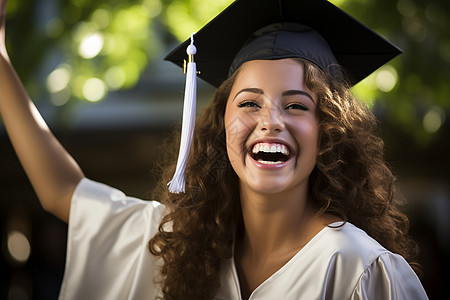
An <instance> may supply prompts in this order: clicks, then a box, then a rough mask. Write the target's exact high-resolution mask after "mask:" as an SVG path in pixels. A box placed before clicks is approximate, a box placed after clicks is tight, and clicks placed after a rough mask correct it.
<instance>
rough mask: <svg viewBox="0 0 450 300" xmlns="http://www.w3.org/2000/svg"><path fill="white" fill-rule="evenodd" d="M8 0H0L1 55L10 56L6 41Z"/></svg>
mask: <svg viewBox="0 0 450 300" xmlns="http://www.w3.org/2000/svg"><path fill="white" fill-rule="evenodd" d="M6 2H7V0H0V55H1V56H3V57H5V58H8V52H7V51H6V42H5V20H6Z"/></svg>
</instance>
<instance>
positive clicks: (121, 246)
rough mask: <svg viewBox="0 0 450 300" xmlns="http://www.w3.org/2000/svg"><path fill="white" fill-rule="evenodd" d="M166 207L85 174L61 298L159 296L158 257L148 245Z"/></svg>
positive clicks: (73, 210)
mask: <svg viewBox="0 0 450 300" xmlns="http://www.w3.org/2000/svg"><path fill="white" fill-rule="evenodd" d="M163 213H164V206H163V205H161V204H160V203H158V202H152V201H143V200H139V199H136V198H131V197H127V196H125V195H124V194H123V193H122V192H121V191H118V190H116V189H113V188H111V187H109V186H106V185H103V184H100V183H97V182H93V181H91V180H88V179H83V180H82V181H81V183H80V184H79V185H78V187H77V189H76V190H75V193H74V195H73V197H72V202H71V207H70V217H69V233H68V241H67V254H66V268H65V273H64V278H63V283H62V286H61V290H60V295H59V299H146V298H147V299H153V298H151V297H152V296H155V295H156V294H157V290H156V285H155V284H154V275H155V274H156V273H155V272H156V269H157V265H158V261H157V259H156V258H155V257H154V256H152V255H151V254H150V252H149V250H148V247H147V245H148V242H149V240H150V239H151V238H152V237H153V235H154V234H155V233H156V231H157V228H158V226H159V223H160V220H161V217H162V215H163ZM149 297H150V298H149Z"/></svg>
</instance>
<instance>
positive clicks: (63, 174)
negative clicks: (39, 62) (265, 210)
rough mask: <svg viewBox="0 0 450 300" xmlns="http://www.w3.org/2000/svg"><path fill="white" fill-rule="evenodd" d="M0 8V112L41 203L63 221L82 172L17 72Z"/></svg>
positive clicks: (1, 1)
mask: <svg viewBox="0 0 450 300" xmlns="http://www.w3.org/2000/svg"><path fill="white" fill-rule="evenodd" d="M0 9H1V11H0V115H1V117H2V119H3V122H4V124H5V127H6V131H7V132H8V135H9V138H10V139H11V142H12V144H13V146H14V149H15V151H16V153H17V156H18V157H19V160H20V162H21V163H22V166H23V168H24V169H25V172H26V174H27V176H28V178H29V179H30V181H31V184H32V185H33V188H34V190H35V191H36V194H37V195H38V197H39V200H40V202H41V204H42V206H43V207H44V209H46V210H47V211H49V212H51V213H53V214H54V215H55V216H57V217H58V218H60V219H62V220H64V221H66V222H67V221H68V219H69V210H70V201H71V197H72V194H73V191H74V189H75V187H76V186H77V184H78V183H79V182H80V180H81V179H82V178H83V177H84V175H83V172H82V171H81V169H80V167H79V166H78V164H77V163H76V162H75V160H74V159H73V158H72V157H71V156H70V155H69V154H68V153H67V151H66V150H65V149H64V148H63V147H62V145H61V144H60V143H59V142H58V140H57V139H56V138H55V137H54V135H53V134H52V133H51V131H50V129H49V128H48V126H47V124H46V123H45V122H44V120H43V119H42V117H41V115H40V114H39V112H38V110H37V109H36V107H35V105H34V104H33V102H32V101H31V99H30V98H29V96H28V94H27V92H26V91H25V89H24V87H23V85H22V83H21V81H20V79H19V77H18V76H17V74H16V72H15V70H14V67H13V66H12V64H11V62H10V59H9V56H8V53H7V51H6V46H5V18H6V0H0ZM0 160H1V157H0Z"/></svg>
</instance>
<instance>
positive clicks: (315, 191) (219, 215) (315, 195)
mask: <svg viewBox="0 0 450 300" xmlns="http://www.w3.org/2000/svg"><path fill="white" fill-rule="evenodd" d="M297 60H298V61H299V63H301V64H302V65H303V67H304V72H305V83H306V85H307V87H308V88H309V89H310V90H312V91H314V92H315V93H317V95H318V99H319V101H318V114H319V122H320V123H319V134H320V136H319V138H320V147H319V153H318V155H317V164H316V167H315V169H314V170H313V172H312V174H311V175H310V176H311V177H310V181H309V182H310V187H309V191H310V199H312V201H314V202H315V203H316V204H317V207H320V209H319V210H318V211H317V213H318V214H322V213H329V214H333V215H335V216H338V217H339V218H341V219H342V220H344V221H348V222H351V223H353V224H354V225H356V226H358V227H359V228H361V229H363V230H364V231H366V232H367V233H368V234H369V235H370V236H372V237H373V238H374V239H376V240H377V241H378V242H379V243H380V244H382V245H383V246H384V247H386V248H387V249H389V250H390V251H392V252H395V253H399V254H401V255H402V256H403V257H404V258H405V259H406V260H407V261H409V262H410V264H411V265H412V267H413V268H415V270H416V271H418V267H417V265H416V264H415V263H414V262H413V259H414V258H415V256H416V255H417V247H416V244H415V243H414V242H413V241H412V240H411V239H410V238H409V237H408V235H407V231H408V225H409V223H408V218H407V217H406V215H405V214H404V213H402V212H401V210H400V207H401V205H402V204H403V201H402V198H401V197H400V195H399V194H398V193H396V192H395V178H394V176H393V175H392V173H391V171H390V169H389V168H388V166H387V164H386V162H385V160H384V145H383V142H382V140H381V139H380V138H378V137H376V136H375V135H374V131H375V130H376V127H377V122H376V119H375V117H374V116H373V114H372V113H371V112H370V110H369V109H368V108H367V107H366V106H365V105H363V104H361V103H360V102H358V101H357V100H355V99H354V97H353V96H352V95H351V93H350V91H349V87H348V86H347V85H346V84H345V82H344V81H343V80H336V78H333V77H331V76H330V75H328V74H326V73H325V72H323V71H322V70H320V69H319V68H318V67H317V66H315V65H314V64H312V63H310V62H308V61H306V60H302V59H297ZM238 72H239V70H238V71H237V72H235V74H234V75H232V76H231V77H230V78H229V79H228V80H226V81H225V82H224V83H223V84H222V85H221V86H220V87H219V88H218V90H217V91H216V94H215V96H214V99H213V101H212V103H211V104H210V105H209V106H208V107H207V108H206V110H205V111H204V112H203V114H201V116H200V117H199V118H198V120H197V127H196V130H195V133H194V142H193V146H192V147H193V148H192V151H191V155H190V157H189V162H188V165H187V168H186V192H185V193H183V194H171V193H169V192H168V190H167V187H166V183H167V182H168V181H169V180H170V178H171V176H172V175H173V173H174V171H175V163H174V162H175V161H176V154H177V153H176V152H175V151H173V152H172V153H171V154H170V155H168V156H167V157H166V160H165V161H167V162H169V164H168V166H167V167H164V169H163V174H162V176H161V179H160V180H161V182H160V184H159V185H158V187H159V190H158V191H157V193H156V194H155V196H156V197H157V198H155V199H161V202H162V203H163V204H164V205H165V206H166V208H167V211H168V213H167V215H165V217H164V218H163V220H162V221H161V224H160V226H159V231H158V233H157V234H156V235H155V236H154V237H153V238H152V239H151V240H150V242H149V250H150V252H151V253H152V254H154V255H156V256H159V257H161V258H162V259H163V262H164V263H163V266H162V268H161V276H162V277H161V284H162V292H163V295H164V298H165V299H166V300H172V299H211V298H212V296H213V295H214V293H215V291H216V290H217V288H218V287H219V277H220V276H219V272H220V266H221V263H222V261H223V260H224V259H226V258H230V257H231V256H232V245H233V238H234V235H235V233H236V232H237V231H239V230H242V212H241V209H240V199H239V184H238V182H239V179H238V177H237V175H236V173H235V172H234V170H233V169H232V167H231V164H230V162H229V160H228V156H227V153H226V144H225V143H226V142H225V127H224V114H225V107H226V103H227V100H228V96H229V94H230V92H231V88H232V86H233V83H234V81H235V78H236V76H237V74H238ZM174 145H175V146H176V145H177V144H176V143H174ZM172 148H173V149H176V147H172Z"/></svg>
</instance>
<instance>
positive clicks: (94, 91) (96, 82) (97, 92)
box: [82, 78, 107, 102]
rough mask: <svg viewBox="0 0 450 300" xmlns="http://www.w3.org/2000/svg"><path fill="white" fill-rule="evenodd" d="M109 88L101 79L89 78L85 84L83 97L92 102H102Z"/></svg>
mask: <svg viewBox="0 0 450 300" xmlns="http://www.w3.org/2000/svg"><path fill="white" fill-rule="evenodd" d="M106 91H107V88H106V85H105V83H104V82H103V80H101V79H99V78H89V79H88V80H86V82H85V83H84V84H83V89H82V92H83V97H84V98H85V99H86V100H88V101H91V102H97V101H99V100H101V99H102V98H103V97H104V96H105V94H106Z"/></svg>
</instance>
